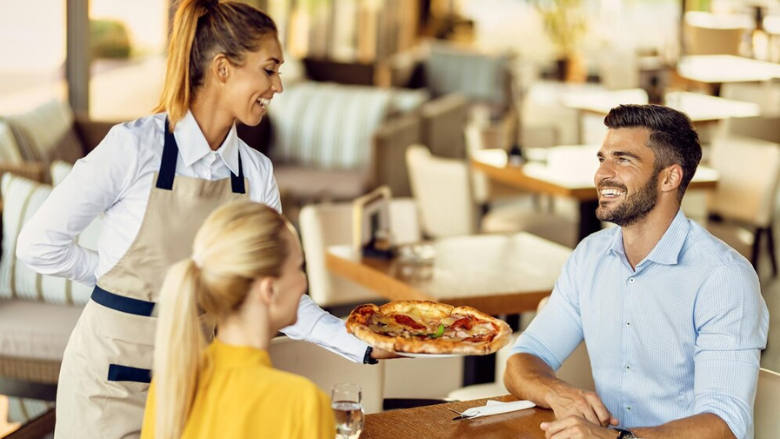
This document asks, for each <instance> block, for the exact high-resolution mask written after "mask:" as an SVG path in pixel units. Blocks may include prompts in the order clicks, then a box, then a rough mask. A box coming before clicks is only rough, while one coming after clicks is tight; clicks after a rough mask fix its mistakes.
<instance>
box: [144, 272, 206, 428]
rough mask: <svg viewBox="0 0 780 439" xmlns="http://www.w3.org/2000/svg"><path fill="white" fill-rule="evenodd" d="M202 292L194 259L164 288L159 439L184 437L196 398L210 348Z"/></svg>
mask: <svg viewBox="0 0 780 439" xmlns="http://www.w3.org/2000/svg"><path fill="white" fill-rule="evenodd" d="M201 288H202V285H201V282H200V269H199V268H198V267H197V266H196V265H195V263H194V262H193V261H192V259H185V260H184V261H181V262H179V263H177V264H176V265H174V266H172V267H171V268H170V270H169V271H168V275H167V276H166V277H165V282H164V283H163V286H162V292H161V295H160V306H159V309H160V315H159V317H158V323H157V324H158V326H157V339H156V343H155V346H156V347H155V351H154V374H155V375H154V376H155V381H156V384H155V385H156V386H157V414H156V417H157V425H156V427H155V432H156V439H179V438H180V437H181V434H182V433H183V431H184V426H185V425H186V422H187V418H188V417H189V412H190V409H191V407H192V401H193V400H194V398H195V390H196V387H197V384H198V380H199V378H200V375H201V373H202V370H203V364H202V361H201V355H202V352H203V349H204V347H205V346H206V340H205V338H204V336H203V332H202V330H201V326H200V323H199V322H198V297H199V296H201V295H202V294H203V292H202V291H201V290H200V289H201Z"/></svg>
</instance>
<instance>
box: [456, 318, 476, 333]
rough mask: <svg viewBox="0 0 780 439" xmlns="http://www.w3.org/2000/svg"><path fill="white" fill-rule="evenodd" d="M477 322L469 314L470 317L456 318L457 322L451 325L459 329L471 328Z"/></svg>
mask: <svg viewBox="0 0 780 439" xmlns="http://www.w3.org/2000/svg"><path fill="white" fill-rule="evenodd" d="M475 323H476V321H474V320H472V319H471V316H468V317H463V318H461V319H458V320H455V323H453V324H452V325H451V326H450V328H452V329H458V328H459V327H460V328H464V329H466V330H469V329H471V327H472V326H474V324H475Z"/></svg>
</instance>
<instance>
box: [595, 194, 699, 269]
mask: <svg viewBox="0 0 780 439" xmlns="http://www.w3.org/2000/svg"><path fill="white" fill-rule="evenodd" d="M690 228H691V225H690V224H689V223H688V218H687V217H686V216H685V214H684V213H683V211H682V209H680V210H679V211H677V215H675V217H674V219H673V220H672V223H671V224H669V228H667V229H666V232H664V236H662V237H661V240H660V241H658V244H656V245H655V247H653V250H651V251H650V254H648V255H647V256H646V257H645V259H643V260H642V261H641V262H639V264H637V268H639V266H640V265H644V264H645V261H652V262H655V263H657V264H663V265H675V264H677V262H678V260H679V257H680V251H682V248H683V245H685V238H686V237H687V236H688V230H690ZM607 251H608V252H611V253H613V254H615V255H617V256H620V257H625V255H626V250H625V248H624V247H623V228H622V227H619V228H618V232H617V233H615V236H614V238H612V244H611V245H610V246H609V247H608V249H607Z"/></svg>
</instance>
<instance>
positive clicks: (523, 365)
mask: <svg viewBox="0 0 780 439" xmlns="http://www.w3.org/2000/svg"><path fill="white" fill-rule="evenodd" d="M557 381H558V379H557V378H555V371H554V370H552V368H551V367H550V366H549V365H548V364H547V363H545V362H544V360H542V359H541V358H539V357H537V356H535V355H531V354H515V355H512V356H511V357H509V360H508V362H507V367H506V373H505V374H504V385H505V386H506V388H507V390H509V392H510V393H511V394H512V395H514V396H516V397H518V398H520V399H527V400H529V401H532V402H534V403H535V404H536V405H538V406H540V407H545V408H550V404H549V403H548V402H547V396H548V394H549V392H550V391H551V390H552V387H553V386H554V385H555V383H556V382H557Z"/></svg>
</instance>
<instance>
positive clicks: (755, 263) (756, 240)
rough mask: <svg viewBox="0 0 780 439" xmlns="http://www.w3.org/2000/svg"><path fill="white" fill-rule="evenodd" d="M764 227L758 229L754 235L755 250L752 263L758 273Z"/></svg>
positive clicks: (753, 249)
mask: <svg viewBox="0 0 780 439" xmlns="http://www.w3.org/2000/svg"><path fill="white" fill-rule="evenodd" d="M764 230H765V229H764V228H763V227H757V228H756V232H755V234H754V235H753V248H752V252H751V256H750V263H751V264H753V268H755V270H756V272H758V253H759V249H760V248H761V235H762V234H763V233H764Z"/></svg>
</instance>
